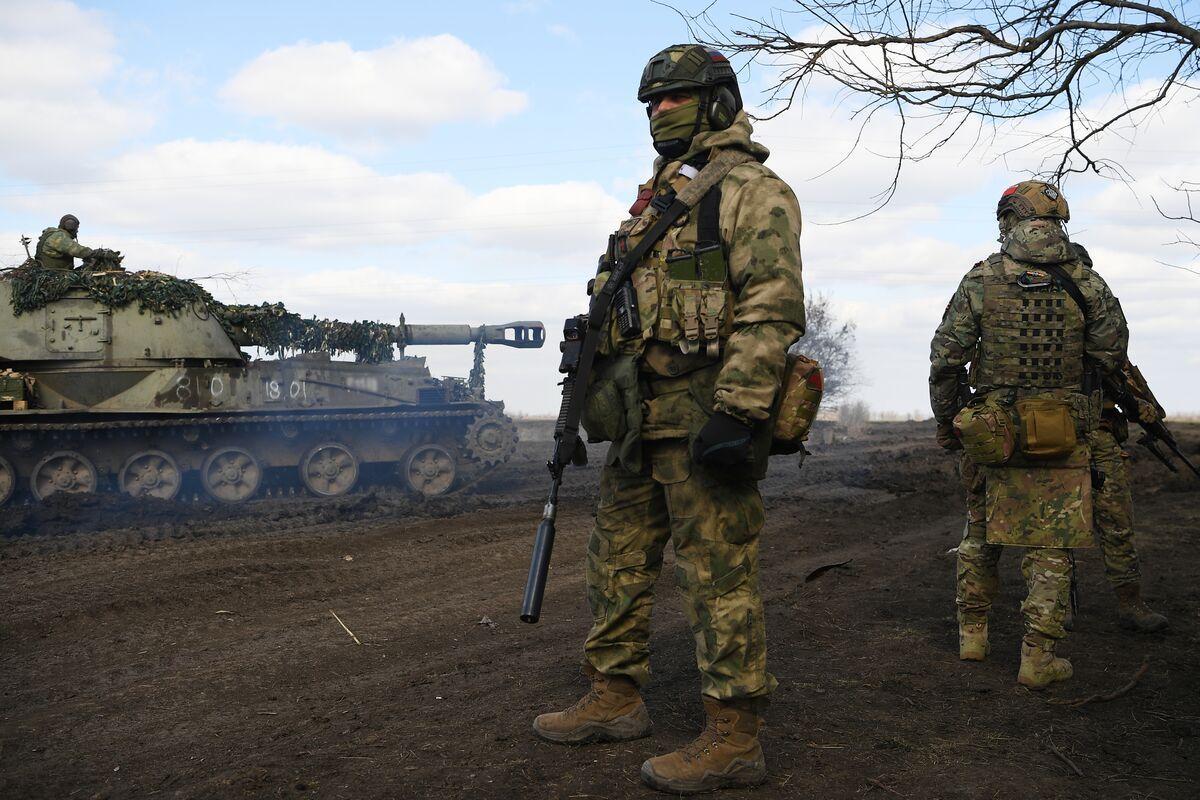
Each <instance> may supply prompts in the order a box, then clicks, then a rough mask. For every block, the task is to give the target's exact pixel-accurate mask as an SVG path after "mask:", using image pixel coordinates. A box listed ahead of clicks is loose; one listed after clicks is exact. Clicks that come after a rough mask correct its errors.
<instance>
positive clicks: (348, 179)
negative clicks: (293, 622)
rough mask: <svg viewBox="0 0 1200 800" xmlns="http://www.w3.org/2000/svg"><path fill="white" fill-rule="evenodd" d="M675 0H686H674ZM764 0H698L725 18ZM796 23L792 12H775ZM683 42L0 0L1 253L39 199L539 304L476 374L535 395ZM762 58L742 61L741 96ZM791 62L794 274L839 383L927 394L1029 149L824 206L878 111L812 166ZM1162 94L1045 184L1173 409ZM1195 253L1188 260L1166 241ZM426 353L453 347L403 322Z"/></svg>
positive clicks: (866, 393)
mask: <svg viewBox="0 0 1200 800" xmlns="http://www.w3.org/2000/svg"><path fill="white" fill-rule="evenodd" d="M693 5H696V4H693ZM769 7H770V4H766V3H746V2H739V3H736V4H729V3H719V4H718V5H717V7H716V8H717V11H718V13H724V12H726V11H732V10H737V11H739V12H743V13H748V14H750V15H753V14H755V13H759V12H763V11H766V10H768V9H769ZM796 22H797V25H799V24H800V22H799V20H796ZM686 38H687V31H686V29H685V27H684V26H683V23H682V22H681V21H680V19H679V18H678V17H677V16H676V15H675V14H674V13H673V12H671V11H670V10H668V9H666V8H663V7H662V6H659V5H656V4H653V3H649V2H634V1H633V0H627V1H626V2H611V3H604V4H592V3H587V4H585V3H567V2H512V3H504V2H500V3H481V2H474V3H472V2H467V3H463V2H459V3H454V4H431V3H420V4H414V3H355V2H341V3H337V4H328V3H325V4H322V3H315V2H298V3H289V4H287V5H286V6H284V5H282V4H276V3H262V4H251V3H232V2H208V3H203V4H198V3H162V2H126V3H84V2H81V3H78V4H72V3H67V2H42V3H25V2H19V1H14V0H9V2H5V3H3V4H0V58H3V60H4V63H6V64H9V65H14V66H13V68H12V69H6V70H5V74H3V75H0V264H5V265H7V264H12V263H15V262H17V261H19V260H20V257H21V255H22V254H21V253H20V249H19V246H18V245H17V244H16V240H17V237H18V236H19V235H20V234H21V233H26V234H29V235H34V236H36V235H37V233H38V232H39V231H40V230H41V229H42V228H43V227H45V226H46V225H48V224H52V223H53V222H54V221H56V220H57V219H58V217H59V216H60V215H61V214H62V213H63V212H65V211H72V212H74V213H76V214H78V215H79V216H80V217H81V218H82V219H83V228H82V231H81V235H80V239H81V241H83V242H84V243H86V244H91V245H104V246H109V247H115V248H117V249H120V250H122V251H124V252H125V253H126V255H127V261H126V264H127V266H131V267H134V268H142V267H145V268H157V269H162V270H163V271H168V272H172V273H176V274H179V275H182V276H185V277H195V278H203V279H204V282H205V283H206V285H208V286H209V288H210V289H212V290H213V291H214V292H215V293H216V294H217V295H218V296H219V297H222V298H223V299H236V300H238V301H243V302H244V301H253V302H258V301H260V300H272V301H274V300H282V301H284V302H286V303H287V304H288V306H289V307H290V308H292V309H293V310H295V311H298V312H301V313H304V314H315V315H318V316H336V317H341V318H376V319H395V318H396V317H397V316H398V315H399V314H400V313H402V312H403V313H405V314H406V317H407V319H408V320H409V321H412V322H458V321H461V322H472V323H480V322H504V321H508V320H511V319H530V318H533V319H541V320H543V321H544V322H545V323H546V325H547V327H548V328H549V329H550V330H551V334H552V338H551V346H549V347H547V348H546V349H544V350H543V351H541V352H538V353H529V352H522V351H505V350H503V349H501V348H494V351H495V352H493V353H491V354H490V356H489V362H488V363H489V366H490V367H491V369H490V371H489V385H490V388H491V393H492V394H493V395H495V396H497V397H500V398H502V399H505V400H506V401H507V402H508V404H509V407H510V408H511V409H513V410H516V411H522V412H528V413H550V412H552V411H553V410H554V409H555V408H556V406H557V398H556V396H555V387H554V381H555V377H556V375H555V373H554V366H555V363H556V361H557V354H556V352H555V348H554V347H553V344H554V342H555V337H556V335H557V329H558V327H559V326H560V325H561V320H562V318H563V317H565V316H567V315H569V314H572V313H576V312H577V311H579V310H581V308H582V305H583V295H582V292H581V290H580V287H581V286H582V284H583V283H584V281H586V279H587V278H588V277H589V276H590V275H591V274H592V272H593V269H594V265H595V258H596V255H597V254H598V252H599V250H600V249H601V247H602V245H603V241H604V236H605V234H606V232H607V231H609V230H611V229H612V228H613V227H615V225H616V224H617V222H619V220H620V218H621V216H622V214H623V209H624V208H625V207H626V206H627V205H628V203H629V202H630V200H631V199H632V195H633V193H634V190H635V187H636V184H637V183H638V182H639V181H640V180H642V179H644V177H645V176H646V173H647V171H648V168H649V164H650V159H651V157H652V155H653V152H652V150H651V149H650V147H649V144H648V141H647V134H646V119H645V115H644V112H643V110H642V108H641V107H640V105H639V104H638V103H637V102H636V100H635V98H634V93H635V88H636V83H637V79H638V76H639V75H640V72H641V67H642V65H643V63H644V62H645V60H646V59H647V57H648V56H649V55H650V54H652V53H653V52H655V51H656V50H658V49H659V48H661V47H663V46H665V45H667V44H670V43H673V42H676V41H682V40H685V39H686ZM768 77H769V75H768V73H766V72H765V71H764V70H762V69H755V70H753V71H751V72H749V73H745V74H744V81H745V84H746V87H745V89H744V94H745V95H746V97H747V100H748V102H750V103H755V102H758V99H759V98H760V97H761V95H760V94H759V93H758V92H757V89H758V88H759V87H760V86H761V85H762V84H763V82H764V81H765V80H766V79H767V78H768ZM848 111H849V107H848V106H847V105H845V104H839V103H838V102H837V99H836V97H835V94H834V93H833V92H832V90H830V89H829V88H828V87H821V86H816V87H814V90H813V91H812V92H811V93H810V95H809V97H808V98H807V100H806V102H805V104H804V105H803V106H802V107H799V108H795V109H793V110H792V111H790V112H788V113H787V114H785V115H784V116H783V117H782V118H781V119H779V120H777V121H775V122H772V123H769V124H763V125H760V126H758V137H757V138H759V139H761V141H763V142H764V143H765V144H767V145H768V146H769V147H771V149H772V151H773V155H772V158H771V159H770V160H769V161H768V165H769V166H773V167H774V168H775V169H776V170H777V171H778V172H779V173H780V174H781V175H782V176H783V177H784V178H785V179H787V180H788V181H789V182H790V183H792V185H793V187H794V188H795V190H796V193H797V195H798V196H799V198H800V201H801V205H802V208H803V210H804V214H805V232H804V235H803V238H802V246H803V251H804V256H805V282H806V288H807V289H808V290H809V291H810V292H822V293H825V294H829V295H831V296H832V297H833V299H834V303H835V305H836V307H837V308H838V310H839V311H840V312H841V313H842V314H844V315H846V316H848V317H851V318H853V319H855V321H856V322H857V323H858V325H859V345H860V347H859V349H860V360H861V365H862V370H861V372H862V377H863V385H862V387H861V389H860V396H861V398H862V399H865V400H866V401H867V402H868V403H870V404H871V406H872V407H873V408H874V409H876V410H877V411H882V412H890V413H897V414H907V413H910V412H916V413H918V414H924V413H927V408H928V404H927V395H926V388H925V387H926V375H927V369H928V367H927V364H928V361H927V352H928V341H929V338H930V335H931V333H932V330H933V327H934V326H935V325H936V324H937V321H938V319H939V318H940V315H941V310H942V308H943V307H944V305H945V302H946V300H947V299H948V298H949V296H950V294H951V293H952V292H953V290H954V287H955V285H956V283H957V281H958V279H959V277H960V276H961V275H962V273H963V272H965V271H966V270H967V269H968V268H969V267H970V265H971V264H972V263H973V262H974V261H976V260H978V259H980V258H983V257H985V256H986V255H987V254H988V253H989V252H991V251H992V249H994V246H995V241H994V239H995V228H994V221H993V218H992V210H993V209H994V203H995V198H996V197H997V196H998V194H999V192H1000V191H1001V190H1002V189H1003V188H1004V187H1005V186H1007V185H1008V184H1010V183H1012V182H1014V181H1015V180H1017V179H1020V178H1021V177H1023V174H1022V170H1026V169H1030V168H1032V167H1034V166H1036V164H1035V162H1034V161H1032V159H1027V160H1022V158H1023V157H1021V156H1018V157H1015V158H1014V157H1010V158H1008V159H1007V160H1005V161H1001V160H998V156H997V154H998V153H1000V152H1001V151H1003V150H1004V149H1006V147H1007V145H1009V144H1011V142H1012V141H1015V138H1012V137H1022V136H1024V137H1028V136H1030V135H1036V134H1037V131H1038V130H1039V128H1038V124H1039V123H1038V122H1037V121H1034V122H1033V123H1030V124H1029V125H1027V126H1026V128H1025V129H1023V130H1017V131H1011V132H1008V133H1007V134H1006V136H1008V137H1010V138H1009V139H1004V138H1003V137H1002V138H1001V139H1000V140H999V141H997V142H996V143H995V144H994V145H993V146H992V147H990V148H978V149H969V148H967V147H966V146H962V145H957V144H956V145H955V146H953V147H951V148H949V149H947V150H946V151H945V152H944V153H943V154H942V155H940V156H939V157H938V158H936V159H933V160H931V161H929V162H924V163H922V164H917V165H913V166H912V167H911V168H910V169H909V170H908V172H907V173H906V177H905V180H904V183H903V184H902V188H901V192H900V193H899V195H898V196H897V198H896V200H895V202H894V203H893V204H892V205H891V206H890V207H889V208H888V209H886V210H885V211H884V212H881V213H880V214H878V215H876V216H873V217H870V218H868V219H866V220H863V221H860V222H857V223H853V224H851V225H830V224H829V223H832V222H836V221H838V220H841V219H845V218H847V217H850V216H853V215H854V214H855V212H857V211H861V210H865V209H866V208H868V207H869V206H870V204H871V196H872V195H873V194H874V192H876V191H878V190H879V189H880V188H882V187H883V186H884V185H885V184H886V182H887V175H888V174H889V170H890V162H889V160H888V159H887V158H886V157H884V155H881V154H885V153H886V152H887V151H888V148H889V146H890V144H891V139H890V134H891V131H892V130H893V128H892V126H893V124H894V121H892V120H889V119H881V120H880V122H879V123H878V124H877V125H876V126H875V127H874V128H872V129H871V130H870V131H868V133H867V146H866V147H865V148H863V149H861V150H860V151H859V152H858V153H857V154H856V155H855V156H854V157H853V158H851V159H850V160H849V161H848V162H847V163H846V164H844V165H843V166H842V167H840V168H839V169H837V170H834V171H833V172H832V173H830V174H828V175H825V176H823V177H820V178H818V179H814V176H817V175H819V174H820V173H822V172H824V171H825V170H826V169H827V168H828V167H829V166H831V165H832V164H833V163H834V162H835V161H837V160H838V159H839V158H840V157H841V156H842V155H843V154H844V151H845V149H846V148H847V146H848V142H849V141H850V138H851V137H852V135H853V132H854V130H855V128H854V124H853V123H852V121H851V120H850V119H849V114H848ZM1198 127H1200V110H1197V109H1191V108H1182V107H1179V108H1173V109H1171V110H1170V111H1169V113H1166V114H1163V115H1161V117H1160V118H1158V119H1157V120H1155V121H1154V122H1153V123H1152V124H1149V125H1146V126H1144V128H1143V129H1142V130H1139V131H1138V132H1137V139H1136V140H1135V142H1134V144H1132V145H1130V144H1127V143H1126V142H1124V141H1121V140H1114V141H1113V142H1111V143H1106V147H1108V148H1109V152H1110V153H1111V154H1113V155H1119V156H1121V157H1123V158H1124V159H1125V160H1126V161H1127V163H1128V164H1129V165H1130V166H1131V168H1133V170H1134V171H1135V175H1136V177H1137V178H1138V181H1137V183H1135V184H1134V185H1133V187H1132V189H1131V188H1129V187H1125V186H1122V185H1114V184H1111V183H1107V182H1103V181H1100V180H1097V179H1074V180H1073V181H1072V182H1071V183H1070V184H1068V185H1067V187H1066V189H1067V194H1068V197H1069V198H1070V200H1071V204H1072V209H1073V211H1074V215H1075V219H1074V221H1073V223H1072V226H1071V229H1072V235H1073V236H1074V237H1075V238H1077V239H1078V240H1079V241H1082V242H1084V243H1085V244H1087V245H1088V247H1089V249H1090V250H1091V251H1092V253H1093V255H1094V256H1095V257H1096V259H1097V265H1098V268H1099V269H1100V271H1101V272H1102V274H1104V276H1105V277H1106V278H1107V279H1108V281H1109V283H1110V284H1111V285H1112V286H1113V289H1114V291H1116V293H1117V294H1118V295H1119V296H1120V297H1121V298H1122V302H1123V303H1124V305H1125V309H1126V312H1127V314H1128V316H1129V317H1130V321H1131V324H1132V325H1133V329H1134V338H1133V345H1132V347H1131V352H1132V354H1133V356H1134V358H1135V360H1136V361H1139V362H1140V363H1141V364H1142V366H1143V369H1144V371H1145V372H1146V374H1147V375H1148V377H1149V378H1150V380H1151V381H1152V383H1153V384H1154V385H1155V387H1156V389H1157V390H1158V391H1159V394H1160V398H1161V399H1162V400H1163V402H1164V404H1166V405H1167V406H1168V410H1170V411H1174V412H1180V411H1200V401H1196V400H1195V398H1196V397H1197V396H1200V379H1198V378H1197V374H1198V373H1200V348H1198V347H1197V345H1196V342H1197V341H1198V338H1197V336H1196V333H1195V330H1194V328H1193V327H1192V326H1193V322H1194V320H1195V319H1196V318H1197V317H1200V297H1198V295H1200V291H1198V290H1200V277H1197V276H1195V275H1193V274H1191V273H1187V272H1183V271H1181V270H1176V269H1171V268H1169V267H1165V266H1163V265H1161V264H1159V263H1158V260H1167V261H1171V262H1172V263H1184V264H1186V263H1187V254H1186V253H1178V252H1174V251H1171V250H1170V249H1169V248H1164V247H1163V243H1164V242H1167V241H1170V240H1171V239H1173V238H1174V233H1175V228H1174V225H1173V224H1171V223H1167V222H1165V221H1163V220H1162V219H1160V218H1159V217H1158V216H1157V214H1156V213H1155V212H1154V209H1153V206H1152V205H1151V203H1150V199H1149V198H1150V196H1151V195H1152V194H1154V192H1155V190H1156V189H1157V187H1159V186H1160V185H1161V181H1162V180H1163V179H1168V178H1174V177H1178V176H1180V175H1184V176H1186V175H1192V176H1197V175H1200V149H1198V148H1197V146H1196V144H1195V143H1194V142H1193V141H1190V140H1189V138H1188V136H1187V131H1188V130H1196V129H1197V128H1198ZM1193 266H1194V265H1193ZM422 354H425V355H428V356H429V358H430V364H431V366H432V368H433V369H434V371H435V372H438V373H445V374H463V375H465V374H466V371H467V369H469V353H468V352H466V349H465V348H463V349H461V352H460V351H459V350H456V349H447V348H439V349H436V350H434V349H433V348H428V349H427V350H426V351H424V352H423V353H422Z"/></svg>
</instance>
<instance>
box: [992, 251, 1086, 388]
mask: <svg viewBox="0 0 1200 800" xmlns="http://www.w3.org/2000/svg"><path fill="white" fill-rule="evenodd" d="M1064 267H1065V268H1066V269H1068V270H1070V269H1071V267H1072V263H1071V262H1068V263H1067V264H1064ZM980 327H981V329H982V331H981V335H980V350H979V358H978V369H977V370H972V372H973V377H974V384H973V385H974V388H976V389H980V388H982V389H984V390H992V389H1001V388H1016V389H1071V390H1074V391H1079V390H1080V388H1081V386H1082V384H1083V373H1084V369H1083V366H1084V365H1083V359H1084V333H1085V324H1084V318H1083V313H1082V311H1081V310H1080V309H1079V306H1078V305H1077V304H1076V303H1075V301H1074V300H1073V299H1072V298H1071V295H1070V294H1068V293H1067V292H1066V290H1065V289H1063V288H1061V287H1060V286H1058V285H1057V283H1056V282H1055V281H1054V279H1053V277H1052V276H1051V275H1050V274H1049V273H1048V272H1046V271H1045V270H1042V269H1038V268H1037V266H1036V265H1034V264H1025V263H1021V262H1018V261H1014V260H1013V259H1011V258H1008V257H1006V256H1004V255H1002V254H999V253H997V254H995V255H992V256H991V257H989V258H988V260H987V270H986V272H985V273H984V276H983V315H982V318H981V319H980Z"/></svg>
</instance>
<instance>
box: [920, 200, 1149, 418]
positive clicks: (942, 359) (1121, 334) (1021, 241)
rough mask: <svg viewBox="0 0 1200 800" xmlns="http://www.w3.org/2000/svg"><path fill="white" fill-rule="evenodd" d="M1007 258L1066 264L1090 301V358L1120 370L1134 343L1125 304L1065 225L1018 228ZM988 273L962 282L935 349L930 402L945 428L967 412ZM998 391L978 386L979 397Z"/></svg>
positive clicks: (979, 269) (980, 271) (1107, 369)
mask: <svg viewBox="0 0 1200 800" xmlns="http://www.w3.org/2000/svg"><path fill="white" fill-rule="evenodd" d="M1002 255H1003V256H1004V257H1005V258H1008V259H1011V260H1013V261H1016V262H1019V263H1022V264H1029V265H1037V264H1046V263H1051V264H1061V265H1062V266H1063V267H1064V268H1065V269H1066V270H1067V272H1068V273H1069V274H1070V275H1071V277H1072V278H1074V280H1075V282H1076V284H1077V285H1078V286H1079V289H1080V291H1081V292H1082V294H1083V297H1084V299H1085V300H1086V301H1087V314H1086V324H1085V328H1084V341H1083V351H1084V355H1085V357H1086V358H1087V359H1088V360H1089V361H1090V362H1091V363H1092V364H1094V365H1095V366H1097V367H1098V368H1099V369H1100V371H1101V372H1103V373H1104V374H1110V373H1112V372H1115V371H1117V370H1119V369H1120V368H1121V366H1122V365H1123V364H1124V363H1125V358H1126V354H1125V350H1126V346H1127V345H1128V342H1129V329H1128V327H1127V325H1126V322H1125V315H1124V313H1123V312H1122V310H1121V304H1120V303H1119V302H1118V301H1117V298H1116V297H1115V296H1113V293H1112V292H1111V291H1110V290H1109V288H1108V284H1106V283H1105V282H1104V279H1103V278H1101V277H1100V275H1099V274H1098V273H1096V272H1095V270H1093V269H1092V267H1091V259H1090V257H1087V252H1086V251H1085V250H1083V249H1082V247H1077V246H1076V245H1073V244H1072V243H1071V242H1070V241H1068V240H1067V238H1066V234H1065V233H1064V232H1063V231H1062V228H1061V226H1060V225H1058V224H1057V223H1055V222H1053V221H1051V220H1042V219H1032V220H1025V221H1023V222H1021V223H1019V224H1018V225H1017V226H1016V227H1015V228H1014V229H1013V230H1012V231H1011V232H1010V233H1009V235H1008V237H1007V238H1006V239H1005V241H1004V245H1003V247H1002ZM988 269H989V266H988V262H987V261H981V262H979V263H978V264H976V265H975V266H974V267H972V268H971V271H970V272H968V273H967V274H966V276H965V277H963V279H962V282H961V283H959V285H958V290H957V291H955V293H954V296H953V297H951V298H950V303H949V304H948V305H947V306H946V312H945V314H943V316H942V321H941V324H940V325H938V328H937V332H936V333H934V336H933V342H932V344H931V345H930V354H929V360H930V370H929V400H930V405H931V406H932V407H933V415H934V418H935V419H936V420H937V421H938V422H940V423H948V422H950V421H951V420H952V419H953V418H954V415H955V414H956V413H957V412H958V410H959V408H961V407H962V402H963V401H962V394H961V389H962V385H963V383H965V380H964V379H965V375H966V365H967V363H968V362H970V361H973V360H974V358H975V355H976V352H977V347H978V345H979V343H980V337H981V333H982V331H981V325H980V320H981V319H982V317H983V293H984V288H983V286H984V275H985V274H986V272H987V270H988ZM997 388H1000V387H995V386H978V387H976V389H977V391H979V392H988V391H992V390H994V389H997Z"/></svg>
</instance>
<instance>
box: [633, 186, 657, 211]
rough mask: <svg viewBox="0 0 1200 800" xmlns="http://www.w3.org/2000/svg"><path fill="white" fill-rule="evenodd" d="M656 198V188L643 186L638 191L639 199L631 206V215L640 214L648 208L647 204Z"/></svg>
mask: <svg viewBox="0 0 1200 800" xmlns="http://www.w3.org/2000/svg"><path fill="white" fill-rule="evenodd" d="M652 199H654V190H653V189H651V188H650V187H649V186H643V187H642V190H641V191H640V192H638V196H637V200H634V201H633V205H631V206H630V207H629V216H631V217H637V216H640V215H641V213H642V212H643V211H645V210H646V206H648V205H650V201H651V200H652Z"/></svg>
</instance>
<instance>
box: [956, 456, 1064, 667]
mask: <svg viewBox="0 0 1200 800" xmlns="http://www.w3.org/2000/svg"><path fill="white" fill-rule="evenodd" d="M961 469H962V479H963V486H964V488H965V489H966V490H967V525H966V529H965V531H964V532H963V539H962V542H960V543H959V545H958V580H957V583H956V592H955V605H957V606H958V620H959V622H960V623H963V624H967V623H972V622H983V621H985V620H986V619H987V615H988V612H989V611H991V608H992V601H993V600H994V599H995V597H996V595H997V593H998V592H999V589H1000V573H999V569H998V565H999V561H1000V554H1001V553H1003V552H1004V549H1005V547H1006V545H1000V544H988V543H987V538H986V535H985V525H984V522H985V517H984V506H985V498H984V491H983V476H982V475H981V474H980V472H979V468H978V467H976V466H975V464H974V463H973V462H972V461H971V460H970V459H968V458H967V457H966V456H963V457H962V459H961ZM1024 550H1025V552H1024V556H1023V557H1022V559H1021V574H1022V575H1023V576H1024V578H1025V586H1026V588H1027V594H1026V595H1025V602H1024V603H1022V604H1021V614H1022V616H1024V618H1025V637H1026V639H1027V640H1028V641H1029V642H1030V643H1031V644H1042V645H1046V644H1049V643H1052V642H1054V641H1056V640H1058V639H1062V638H1063V637H1065V636H1066V631H1065V630H1064V629H1063V621H1064V620H1065V619H1066V614H1067V607H1068V604H1069V603H1070V594H1071V557H1070V551H1069V550H1064V549H1062V548H1057V547H1027V548H1024Z"/></svg>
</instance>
